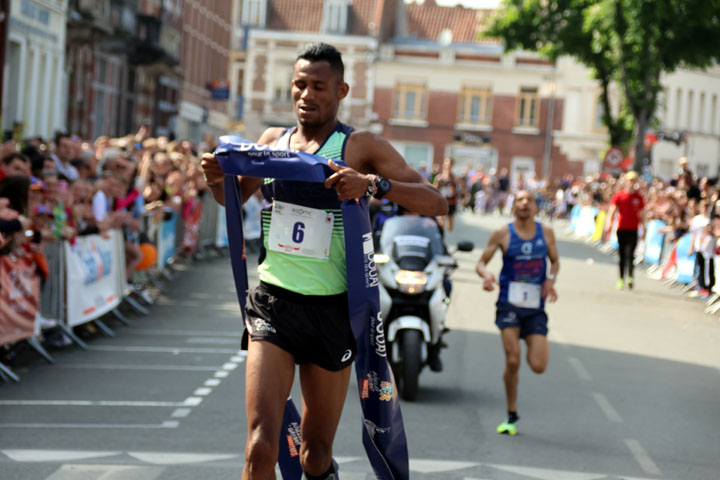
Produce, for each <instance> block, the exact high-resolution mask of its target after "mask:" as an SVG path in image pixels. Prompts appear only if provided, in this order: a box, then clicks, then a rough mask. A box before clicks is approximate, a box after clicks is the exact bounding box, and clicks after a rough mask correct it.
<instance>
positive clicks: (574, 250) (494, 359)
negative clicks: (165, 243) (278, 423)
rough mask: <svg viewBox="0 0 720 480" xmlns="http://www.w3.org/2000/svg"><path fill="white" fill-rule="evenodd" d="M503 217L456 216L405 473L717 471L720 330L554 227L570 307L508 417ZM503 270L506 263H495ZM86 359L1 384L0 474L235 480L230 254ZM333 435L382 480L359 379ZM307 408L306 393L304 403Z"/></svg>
mask: <svg viewBox="0 0 720 480" xmlns="http://www.w3.org/2000/svg"><path fill="white" fill-rule="evenodd" d="M504 221H506V219H502V218H498V217H474V216H470V215H468V214H465V215H463V216H461V218H460V222H459V225H458V227H457V230H456V231H455V232H453V233H452V234H451V235H450V236H449V240H450V243H452V242H455V241H458V240H461V239H467V240H472V241H473V242H475V244H476V246H477V248H476V250H475V251H474V252H472V253H469V254H468V253H458V254H457V258H458V259H459V262H460V269H459V270H458V271H457V272H456V274H455V276H454V287H453V300H452V305H451V310H450V314H449V319H448V323H449V325H450V327H451V328H452V331H451V333H449V334H448V335H447V337H446V339H447V343H448V344H449V348H448V349H447V350H445V351H444V352H443V360H444V363H445V367H446V368H445V371H444V372H442V373H439V374H437V373H431V372H429V371H427V370H426V371H424V372H423V373H422V375H421V377H420V385H421V389H420V393H419V396H418V399H417V401H416V402H413V403H403V415H404V418H405V428H406V431H407V435H408V439H409V450H410V457H411V462H410V465H411V472H412V474H411V478H413V479H418V480H424V479H449V480H521V479H523V480H527V479H545V480H593V479H619V478H623V479H635V480H638V479H650V478H655V479H677V480H715V479H718V478H720V458H719V455H718V454H719V453H720V370H719V368H718V367H720V348H718V346H719V345H720V320H719V319H718V317H708V316H706V315H704V314H703V313H702V306H701V304H700V303H698V302H697V301H694V300H692V299H687V298H684V297H680V295H679V293H678V292H677V291H674V290H669V289H667V288H666V287H664V286H663V285H662V284H660V283H658V282H656V281H653V280H649V279H646V278H645V276H644V274H642V273H641V272H638V275H636V277H637V288H636V289H635V290H634V291H632V292H628V291H623V292H618V291H616V290H615V289H614V281H615V275H616V273H615V271H616V268H615V263H614V260H613V259H612V258H610V257H607V256H605V255H604V254H602V253H600V252H598V251H596V250H594V249H593V248H591V247H588V246H586V245H583V244H582V243H581V242H578V241H576V240H574V239H572V238H570V237H568V236H567V235H566V234H564V233H563V229H562V227H561V226H560V225H558V226H557V227H556V231H557V232H558V237H559V249H560V254H561V258H562V260H561V263H562V266H561V272H560V275H559V281H558V286H557V288H558V292H559V294H560V300H559V301H558V303H556V304H554V305H551V306H549V307H548V312H549V316H550V336H549V338H550V341H551V358H550V365H549V368H548V371H547V372H546V373H545V374H543V375H540V376H538V375H535V374H532V373H531V372H530V370H529V368H528V367H527V366H523V368H522V370H521V378H520V397H519V413H520V416H521V420H520V423H519V432H520V433H519V434H518V435H517V436H516V437H507V436H501V435H497V434H496V433H495V431H494V430H495V426H496V425H497V424H498V423H499V422H500V421H501V420H502V419H503V416H504V415H505V412H504V410H505V407H504V393H503V386H502V379H501V375H502V369H503V356H502V350H501V345H500V342H499V337H498V334H497V331H496V328H495V326H494V323H493V322H494V309H493V304H494V301H495V295H494V294H490V293H485V292H482V289H481V287H480V284H479V282H478V279H477V277H476V275H475V274H474V271H473V267H474V263H475V261H476V260H477V258H478V256H479V254H480V248H481V247H482V246H484V245H485V242H486V241H487V238H488V235H489V231H490V229H492V228H496V227H497V226H499V225H500V224H501V223H502V222H504ZM495 262H496V270H499V266H500V263H499V258H496V259H495ZM111 326H112V327H113V328H114V329H115V332H116V334H117V336H116V337H115V338H102V337H99V338H95V339H93V340H91V341H90V342H89V345H90V349H89V351H81V350H79V349H68V350H64V351H59V352H53V355H54V357H55V359H56V361H57V363H56V364H55V365H46V364H44V363H43V362H42V361H41V360H40V359H37V360H31V361H28V362H27V363H26V364H25V366H23V367H20V368H16V372H17V373H19V374H20V375H21V377H22V381H21V382H20V383H18V384H2V385H0V479H1V480H16V479H17V480H94V479H101V478H102V479H104V480H184V479H197V478H203V479H204V480H215V479H218V480H219V479H232V478H240V472H241V468H242V464H243V456H242V452H243V448H244V439H245V429H246V423H245V419H244V357H243V355H242V353H241V352H240V351H239V350H240V336H241V322H240V316H239V309H238V307H237V300H236V295H235V290H234V288H233V284H232V275H231V271H230V266H229V262H228V260H227V259H216V260H213V261H208V262H202V263H194V264H190V265H187V266H184V267H183V271H182V273H180V275H179V276H178V279H177V280H176V281H175V282H174V283H173V284H172V285H170V287H169V288H168V293H167V295H163V296H161V297H159V298H158V300H157V302H156V304H155V305H154V306H153V307H152V308H151V314H150V316H148V317H142V318H141V317H132V325H131V326H130V327H123V326H121V325H119V324H114V323H111ZM352 383H353V382H351V387H350V389H349V392H348V397H347V398H348V401H347V404H346V407H345V411H344V414H343V418H342V421H341V425H340V429H339V433H338V436H337V439H336V442H335V456H336V458H337V460H338V461H339V463H340V467H341V476H342V478H343V479H344V480H360V479H363V480H365V479H370V478H373V475H372V474H371V473H370V472H371V469H370V466H369V464H368V462H367V460H366V459H365V454H364V451H363V449H362V445H361V441H360V433H361V430H360V428H361V425H360V418H359V406H358V402H357V389H356V387H355V386H354V385H352ZM294 396H295V398H299V394H298V392H295V395H294Z"/></svg>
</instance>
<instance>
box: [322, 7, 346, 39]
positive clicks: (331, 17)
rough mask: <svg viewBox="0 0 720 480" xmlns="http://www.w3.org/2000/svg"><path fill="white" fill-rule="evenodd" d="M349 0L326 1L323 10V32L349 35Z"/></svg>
mask: <svg viewBox="0 0 720 480" xmlns="http://www.w3.org/2000/svg"><path fill="white" fill-rule="evenodd" d="M347 19H348V2H347V0H326V1H325V8H324V9H323V31H325V32H328V33H347V23H348V22H347Z"/></svg>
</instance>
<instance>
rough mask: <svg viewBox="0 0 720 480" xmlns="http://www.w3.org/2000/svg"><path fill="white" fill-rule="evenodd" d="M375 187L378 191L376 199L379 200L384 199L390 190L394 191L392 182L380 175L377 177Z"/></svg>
mask: <svg viewBox="0 0 720 480" xmlns="http://www.w3.org/2000/svg"><path fill="white" fill-rule="evenodd" d="M375 185H376V189H377V191H376V192H375V195H374V197H375V198H377V199H378V200H379V199H381V198H383V197H384V196H385V195H387V193H388V192H389V191H390V190H392V183H390V180H388V179H387V178H383V177H381V176H379V175H378V176H377V177H376V180H375Z"/></svg>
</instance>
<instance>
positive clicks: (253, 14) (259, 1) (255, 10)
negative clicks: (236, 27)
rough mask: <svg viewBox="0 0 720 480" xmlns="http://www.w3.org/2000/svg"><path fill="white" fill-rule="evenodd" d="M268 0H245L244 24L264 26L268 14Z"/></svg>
mask: <svg viewBox="0 0 720 480" xmlns="http://www.w3.org/2000/svg"><path fill="white" fill-rule="evenodd" d="M266 2H267V0H244V2H243V11H242V23H243V25H251V26H255V27H264V26H265V18H266V15H267V10H266V7H267V3H266Z"/></svg>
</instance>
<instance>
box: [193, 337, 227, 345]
mask: <svg viewBox="0 0 720 480" xmlns="http://www.w3.org/2000/svg"><path fill="white" fill-rule="evenodd" d="M185 343H194V344H198V343H207V344H212V345H240V339H239V338H213V337H190V338H186V339H185Z"/></svg>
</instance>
